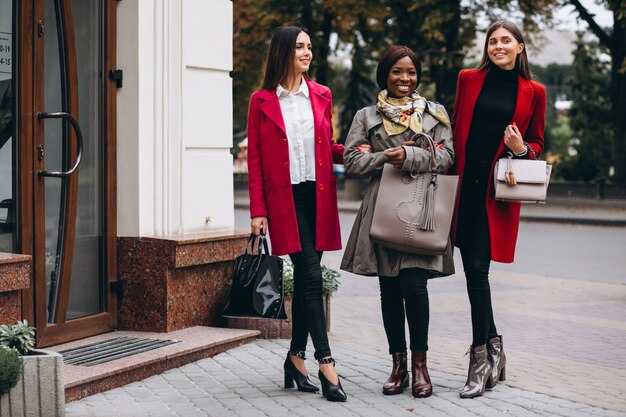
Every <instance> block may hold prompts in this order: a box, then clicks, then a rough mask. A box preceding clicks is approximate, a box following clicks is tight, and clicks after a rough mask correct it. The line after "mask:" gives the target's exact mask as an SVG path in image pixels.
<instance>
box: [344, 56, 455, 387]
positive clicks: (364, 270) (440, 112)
mask: <svg viewBox="0 0 626 417" xmlns="http://www.w3.org/2000/svg"><path fill="white" fill-rule="evenodd" d="M421 69H422V66H421V62H420V60H419V58H418V56H417V54H416V53H415V52H413V51H412V50H411V49H410V48H408V47H406V46H400V45H395V46H392V47H390V48H389V49H387V50H386V51H385V52H383V54H382V55H381V57H380V62H379V63H378V68H377V70H376V81H377V84H378V86H379V87H380V90H381V91H380V92H379V94H378V102H377V104H376V105H374V106H370V107H365V108H363V109H361V110H359V111H358V112H357V114H356V115H355V116H354V120H353V122H352V126H351V127H350V132H349V133H348V137H347V139H346V147H345V151H344V159H345V165H346V172H347V173H348V174H350V175H352V176H355V177H365V178H370V181H369V183H368V185H367V189H366V191H365V196H364V197H363V203H362V204H361V208H360V209H359V212H358V214H357V216H356V220H355V222H354V226H353V227H352V233H351V234H350V239H349V240H348V244H347V246H346V251H345V254H344V257H343V261H342V263H341V269H344V270H346V271H350V272H353V273H355V274H359V275H369V276H378V277H379V278H378V282H379V285H380V298H381V309H382V316H383V323H384V327H385V333H386V335H387V341H388V343H389V354H391V356H392V360H393V368H392V371H391V376H390V377H389V379H388V380H387V382H385V384H384V385H383V393H384V394H387V395H393V394H400V393H401V392H403V390H404V388H406V387H407V386H408V383H409V380H408V369H407V352H406V348H407V346H406V336H405V330H404V328H405V323H406V322H407V321H408V323H409V334H410V348H411V369H412V385H411V391H412V394H413V396H415V397H428V396H430V395H431V394H432V383H431V381H430V377H429V375H428V369H427V367H426V351H427V350H428V322H429V306H428V290H427V283H428V279H429V278H430V277H432V276H436V275H446V274H451V273H453V271H454V269H453V266H452V262H451V258H452V248H451V245H450V247H449V250H448V251H447V254H446V256H427V255H414V254H408V253H402V252H399V251H397V250H394V249H390V248H387V247H384V246H381V245H378V244H376V243H374V242H372V240H371V239H370V236H369V232H370V226H371V224H372V217H373V213H374V206H375V203H376V197H377V195H378V189H379V186H380V178H381V174H382V171H383V166H384V165H385V164H386V163H389V164H392V165H393V166H394V167H395V168H396V169H399V170H402V171H405V172H414V173H415V172H416V173H422V172H429V171H430V151H427V150H425V149H422V148H419V147H416V146H412V145H414V142H411V138H412V137H413V135H415V134H416V133H420V132H425V133H427V134H428V135H430V136H431V137H432V138H433V139H434V140H435V143H436V148H437V149H436V150H435V152H436V156H437V162H438V166H439V169H441V170H442V171H443V170H447V169H448V168H449V167H450V166H451V165H452V163H453V161H454V151H453V147H452V129H451V128H450V121H449V119H448V114H447V113H446V110H445V109H444V107H443V106H442V105H440V104H438V103H434V102H432V101H428V100H427V99H425V98H424V97H422V96H420V95H419V94H418V92H417V90H416V89H417V86H418V85H419V82H420V74H421ZM370 147H371V152H367V150H369V149H370ZM364 149H365V150H364Z"/></svg>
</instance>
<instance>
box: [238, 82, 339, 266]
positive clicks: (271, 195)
mask: <svg viewBox="0 0 626 417" xmlns="http://www.w3.org/2000/svg"><path fill="white" fill-rule="evenodd" d="M306 83H307V86H308V88H309V93H310V94H309V97H310V99H311V107H312V109H313V119H314V124H315V136H314V138H315V179H316V218H315V249H316V250H317V251H327V250H338V249H341V234H340V233H341V232H340V227H339V213H338V211H337V187H336V180H335V175H334V172H333V163H339V164H340V163H343V146H342V145H338V144H336V143H335V142H334V141H333V127H332V95H331V93H330V90H329V89H328V87H325V86H323V85H321V84H318V83H316V82H314V81H311V80H306ZM248 190H249V193H250V217H260V216H263V217H267V219H268V229H269V233H270V237H271V239H272V240H271V243H272V254H274V255H285V254H290V253H296V252H300V251H302V247H301V246H300V235H299V233H298V222H297V220H296V209H295V205H294V202H293V193H292V191H291V176H290V172H289V146H288V141H287V134H286V132H285V122H284V120H283V115H282V112H281V109H280V103H279V101H278V96H277V95H276V91H275V90H272V91H270V90H260V91H257V92H255V93H254V94H252V97H250V107H249V109H248Z"/></svg>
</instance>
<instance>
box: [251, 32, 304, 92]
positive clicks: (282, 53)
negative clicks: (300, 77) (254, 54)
mask: <svg viewBox="0 0 626 417" xmlns="http://www.w3.org/2000/svg"><path fill="white" fill-rule="evenodd" d="M301 32H304V33H306V30H304V28H302V27H300V26H291V25H290V26H281V27H279V28H278V29H276V31H275V32H274V34H273V35H272V40H271V41H270V47H269V49H268V51H267V58H266V59H265V70H264V76H263V86H262V88H263V89H264V90H274V89H276V87H278V85H279V84H282V83H284V82H285V81H286V80H287V78H288V77H289V76H291V73H292V72H293V59H294V55H295V52H294V50H295V49H296V40H297V39H298V35H299V34H300V33H301ZM304 75H305V77H307V78H308V75H307V74H304Z"/></svg>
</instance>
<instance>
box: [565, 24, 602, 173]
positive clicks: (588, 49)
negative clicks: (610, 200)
mask: <svg viewBox="0 0 626 417" xmlns="http://www.w3.org/2000/svg"><path fill="white" fill-rule="evenodd" d="M600 52H601V51H600V47H599V45H598V43H597V42H595V41H594V42H585V40H584V38H583V35H582V34H581V33H579V34H578V39H577V41H576V50H575V51H574V63H573V64H572V74H571V76H570V78H569V80H568V82H569V84H570V87H571V92H572V100H573V101H574V104H573V106H572V108H571V110H570V116H571V119H570V125H571V127H572V130H573V134H574V136H575V137H576V138H577V141H576V144H575V146H574V148H575V149H576V155H575V156H574V157H573V158H571V159H570V160H566V161H564V164H563V169H562V171H563V177H564V178H566V179H570V180H583V181H590V180H595V179H597V178H606V177H608V174H609V166H610V165H611V149H612V143H613V132H612V131H611V102H610V99H609V95H610V94H609V89H610V75H609V73H610V69H609V64H608V63H606V62H603V61H602V60H601V59H600V58H599V55H600Z"/></svg>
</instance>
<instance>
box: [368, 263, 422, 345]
mask: <svg viewBox="0 0 626 417" xmlns="http://www.w3.org/2000/svg"><path fill="white" fill-rule="evenodd" d="M378 282H379V284H380V305H381V310H382V313H383V324H384V325H385V333H386V334H387V342H388V343H389V353H390V354H393V353H396V352H406V337H405V334H404V323H405V316H406V321H408V323H409V335H410V336H411V343H410V347H411V350H418V351H427V350H428V321H429V318H430V316H429V306H428V287H427V284H428V271H427V270H425V269H421V268H408V269H403V270H401V271H400V274H399V275H398V276H396V277H379V278H378Z"/></svg>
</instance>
